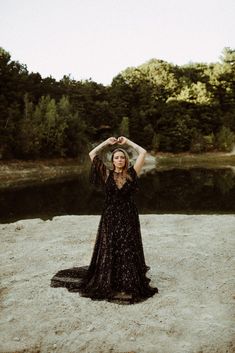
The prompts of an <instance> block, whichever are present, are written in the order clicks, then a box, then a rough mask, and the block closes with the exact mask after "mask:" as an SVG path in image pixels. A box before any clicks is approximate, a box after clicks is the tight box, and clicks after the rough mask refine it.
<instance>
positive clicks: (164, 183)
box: [0, 167, 235, 223]
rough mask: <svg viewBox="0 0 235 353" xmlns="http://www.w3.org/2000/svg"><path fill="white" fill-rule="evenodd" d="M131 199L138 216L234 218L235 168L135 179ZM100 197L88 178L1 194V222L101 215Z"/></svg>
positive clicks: (180, 171)
mask: <svg viewBox="0 0 235 353" xmlns="http://www.w3.org/2000/svg"><path fill="white" fill-rule="evenodd" d="M139 185H140V190H139V191H138V192H137V193H136V195H135V199H136V203H137V207H138V209H139V213H140V214H149V213H154V214H160V213H185V214H213V213H216V214H227V213H230V214H231V213H233V214H234V213H235V172H234V169H233V168H218V169H207V168H198V167H197V168H190V169H172V170H152V171H149V172H147V173H146V174H144V175H142V176H141V177H140V178H139ZM103 200H104V197H103V194H102V192H101V191H99V190H96V189H95V188H94V187H93V186H92V185H91V184H90V183H89V178H88V172H85V173H83V174H80V175H78V176H76V177H74V176H73V177H71V179H68V178H67V179H66V180H59V181H58V180H57V181H54V182H50V183H47V184H41V185H34V186H28V187H21V188H14V189H8V190H1V191H0V222H1V223H7V222H14V221H16V220H19V219H26V218H42V219H50V218H52V217H54V216H59V215H84V214H86V215H94V214H100V213H101V211H102V206H103Z"/></svg>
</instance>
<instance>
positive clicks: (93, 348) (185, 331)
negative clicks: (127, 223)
mask: <svg viewBox="0 0 235 353" xmlns="http://www.w3.org/2000/svg"><path fill="white" fill-rule="evenodd" d="M99 219H100V217H99V216H64V217H55V218H53V220H52V221H50V220H49V221H42V220H41V219H33V220H22V221H19V222H16V223H11V224H1V225H0V236H1V249H2V251H1V253H2V265H1V272H2V274H1V278H2V283H1V287H2V289H1V328H0V331H1V333H0V335H1V348H0V352H4V353H6V352H17V353H19V352H21V353H23V352H24V353H26V352H31V353H33V352H34V353H36V352H37V353H46V352H58V353H72V352H73V353H81V352H83V353H108V352H109V353H111V352H112V353H117V352H118V353H119V352H135V353H199V352H200V353H225V352H226V353H230V352H234V350H235V345H234V344H233V343H232V342H234V341H235V334H234V329H233V328H234V321H233V318H234V315H233V314H234V309H233V308H234V306H233V303H234V299H235V293H233V290H234V282H233V278H234V271H233V270H234V263H233V262H232V261H233V257H232V256H233V254H234V249H233V247H234V244H233V239H234V235H235V215H209V216H208V215H141V216H140V220H141V227H142V228H141V229H142V239H143V245H144V251H145V257H146V263H147V264H148V265H149V266H151V270H150V271H149V272H148V276H149V277H150V278H151V284H152V285H153V286H157V287H158V289H159V293H158V294H156V295H155V296H154V297H152V298H150V299H148V300H147V301H144V302H142V303H138V304H134V305H118V304H114V303H109V302H106V301H98V302H96V301H92V300H91V299H89V298H83V297H80V296H79V294H78V293H71V292H68V291H67V290H66V289H65V288H52V287H50V280H51V278H52V276H53V275H54V274H55V273H56V272H57V271H59V270H62V269H66V268H71V267H74V266H83V265H88V264H89V261H90V258H91V253H92V249H93V245H94V241H95V236H96V230H97V226H98V222H99Z"/></svg>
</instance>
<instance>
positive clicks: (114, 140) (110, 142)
mask: <svg viewBox="0 0 235 353" xmlns="http://www.w3.org/2000/svg"><path fill="white" fill-rule="evenodd" d="M106 142H107V144H108V145H114V144H115V143H118V139H116V137H109V138H108V139H107V140H106Z"/></svg>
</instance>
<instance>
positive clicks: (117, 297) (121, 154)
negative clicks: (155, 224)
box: [52, 136, 158, 304]
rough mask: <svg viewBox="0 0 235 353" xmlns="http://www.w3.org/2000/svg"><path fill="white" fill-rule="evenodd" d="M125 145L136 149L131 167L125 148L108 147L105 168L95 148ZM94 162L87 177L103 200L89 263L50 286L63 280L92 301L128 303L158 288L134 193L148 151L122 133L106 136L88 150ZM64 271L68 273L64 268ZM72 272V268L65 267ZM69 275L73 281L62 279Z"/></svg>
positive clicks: (99, 149) (55, 277)
mask: <svg viewBox="0 0 235 353" xmlns="http://www.w3.org/2000/svg"><path fill="white" fill-rule="evenodd" d="M114 144H117V145H120V146H122V145H124V144H127V145H129V146H131V147H133V148H134V149H135V150H136V151H137V152H138V157H137V160H136V162H135V164H134V166H130V165H129V158H128V154H127V152H126V151H125V150H124V149H123V148H121V147H117V148H115V149H114V150H113V151H112V156H111V162H112V166H113V168H112V169H109V168H107V167H106V165H105V164H104V163H103V161H102V159H101V158H100V157H99V153H100V152H101V150H102V149H103V148H104V147H106V146H113V145H114ZM89 156H90V159H91V161H92V166H91V173H90V180H91V182H92V183H93V184H95V185H96V186H102V187H103V188H104V190H105V195H106V197H105V205H104V209H103V212H102V216H101V219H100V223H99V227H98V232H97V237H96V242H95V246H94V249H93V254H92V258H91V261H90V265H89V266H88V267H85V266H83V267H78V268H74V269H72V270H63V271H60V272H59V273H57V274H56V275H55V276H54V277H53V279H52V286H59V285H64V286H66V287H67V288H68V290H70V291H78V292H80V294H81V296H85V297H90V298H92V299H94V300H103V299H106V300H108V301H114V302H117V303H122V304H132V303H135V302H139V301H143V300H144V299H147V298H149V297H151V296H153V295H154V294H155V293H157V292H158V289H157V288H153V287H150V285H149V282H150V279H149V278H147V277H146V272H147V271H148V270H149V269H150V267H148V266H147V265H146V263H145V258H144V252H143V245H142V240H141V232H140V222H139V215H138V211H137V208H136V206H135V203H134V201H133V198H132V196H133V194H134V192H135V191H136V190H137V189H138V182H137V178H138V177H137V176H138V175H139V174H140V172H141V169H142V167H143V164H144V160H145V156H146V150H145V149H143V148H142V147H140V146H139V145H137V144H135V143H134V142H132V141H130V140H129V139H127V138H125V137H123V136H121V137H119V138H118V139H116V138H115V137H110V138H108V139H107V140H105V141H104V142H102V143H101V144H99V145H98V146H97V147H95V148H94V149H93V150H92V151H91V152H90V153H89ZM65 271H67V272H65ZM68 271H70V272H68ZM66 275H67V276H68V275H69V276H70V277H73V278H72V280H71V282H68V280H67V281H65V282H64V283H63V284H62V282H63V280H62V278H63V277H65V276H66Z"/></svg>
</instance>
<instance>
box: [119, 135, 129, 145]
mask: <svg viewBox="0 0 235 353" xmlns="http://www.w3.org/2000/svg"><path fill="white" fill-rule="evenodd" d="M117 143H118V144H119V145H124V144H125V143H127V138H126V137H124V136H120V137H118V139H117Z"/></svg>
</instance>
